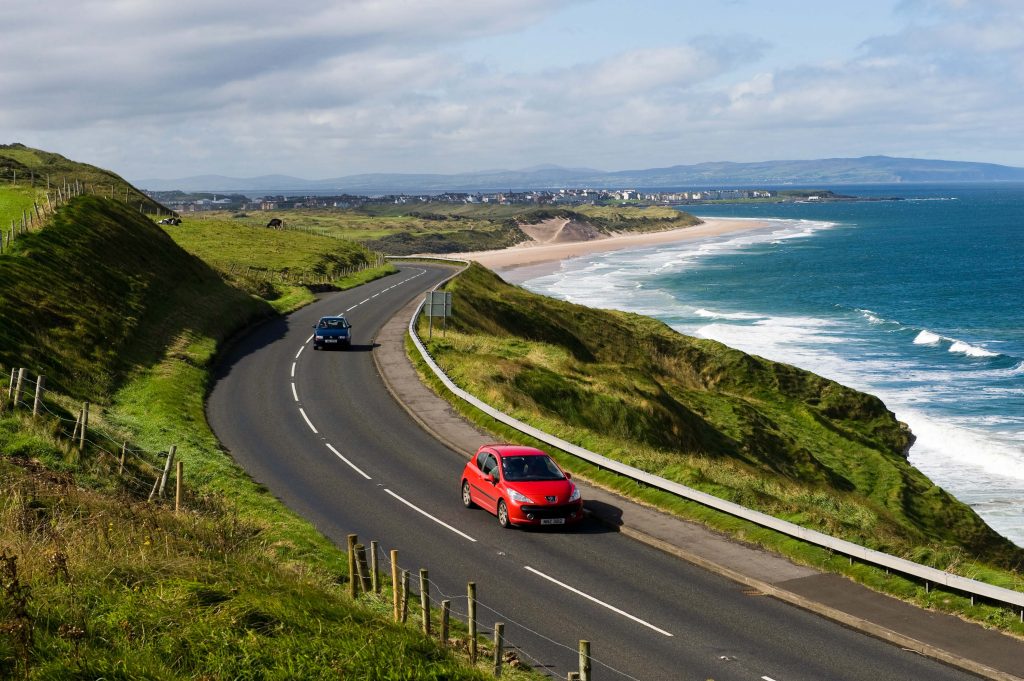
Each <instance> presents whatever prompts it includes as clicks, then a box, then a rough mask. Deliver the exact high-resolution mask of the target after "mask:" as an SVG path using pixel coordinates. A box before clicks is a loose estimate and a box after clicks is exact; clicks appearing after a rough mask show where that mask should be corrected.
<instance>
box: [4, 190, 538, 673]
mask: <svg viewBox="0 0 1024 681" xmlns="http://www.w3.org/2000/svg"><path fill="white" fill-rule="evenodd" d="M17 246H18V252H17V253H16V254H13V255H8V254H5V255H3V256H0V284H2V290H3V292H4V294H3V295H2V297H0V368H2V370H3V371H4V372H7V371H8V370H9V369H10V367H11V366H26V367H31V368H32V369H31V372H30V373H31V375H32V376H33V377H34V375H35V373H36V372H39V373H44V374H46V376H47V383H48V385H49V386H50V387H51V388H52V390H53V392H51V393H48V395H47V398H46V402H45V404H46V414H45V416H43V417H41V418H40V419H39V420H38V421H33V420H32V419H31V417H28V416H26V415H25V414H24V411H12V410H11V409H8V410H7V411H4V412H2V413H0V454H2V455H0V575H2V579H0V677H3V678H17V677H22V678H35V679H44V678H123V679H135V678H160V679H174V678H282V679H284V678H289V679H291V678H303V679H305V678H309V679H317V678H339V677H340V678H368V679H372V678H381V679H385V678H396V679H397V678H428V679H429V678H436V679H448V678H453V679H482V678H485V677H484V675H483V674H482V673H481V672H480V671H479V670H473V669H470V668H469V667H468V666H467V665H466V663H465V661H464V659H461V658H460V657H459V656H457V655H455V654H453V653H452V652H451V651H450V650H445V649H444V648H442V647H441V646H439V645H438V644H437V643H436V642H432V641H429V640H427V639H426V638H424V637H422V636H421V635H420V634H418V633H417V632H416V631H415V629H414V628H413V627H412V626H408V627H401V626H395V625H393V624H392V623H390V622H389V621H388V618H387V617H385V616H384V615H383V614H382V613H384V612H385V611H386V610H387V609H388V603H389V600H388V599H389V597H388V595H387V593H385V594H384V595H383V596H381V597H379V598H376V599H375V598H373V597H366V598H365V599H363V600H361V601H360V602H358V603H356V602H352V601H351V600H350V599H348V598H347V596H346V595H345V592H346V589H347V587H346V584H347V580H348V574H347V560H346V556H345V554H344V552H342V551H340V550H339V549H338V548H337V547H335V546H333V545H332V544H331V543H330V542H329V541H328V540H327V539H325V538H324V537H323V536H321V535H320V534H319V533H318V532H316V530H315V529H314V528H313V527H312V526H311V525H310V524H309V523H308V522H306V521H304V520H303V519H301V518H299V517H298V516H296V515H295V514H294V513H291V512H290V511H288V510H287V509H285V508H283V507H282V505H281V504H280V503H279V502H278V501H277V500H276V499H274V498H273V497H272V496H271V495H270V494H268V493H267V492H266V490H264V489H262V488H261V487H259V486H258V485H256V484H255V483H253V482H252V481H251V480H250V479H249V478H248V477H247V476H246V475H245V473H244V472H243V471H242V470H240V469H239V468H238V467H237V466H235V465H234V464H233V463H232V462H231V460H230V459H229V457H228V456H226V454H225V453H224V452H223V451H222V450H221V449H220V446H219V444H218V442H217V441H216V438H215V437H214V436H213V434H212V433H211V432H210V430H209V428H208V427H207V425H206V420H205V415H204V412H203V400H204V396H205V393H206V390H207V388H208V385H209V381H210V368H211V365H212V362H213V360H214V357H215V356H216V352H217V348H218V346H219V345H220V344H221V343H222V341H223V340H224V339H225V338H227V337H228V336H229V335H230V334H231V333H232V332H234V331H236V330H237V329H239V328H240V327H242V326H244V325H245V324H247V323H250V322H252V321H253V320H255V319H258V318H259V317H261V316H264V315H268V314H272V313H273V310H272V307H271V306H270V305H269V304H268V303H266V302H265V301H263V300H261V299H259V298H256V297H254V296H252V295H251V294H248V293H246V292H244V291H241V290H239V289H237V288H235V287H232V286H230V285H229V284H228V283H226V282H225V280H224V279H223V278H222V277H221V276H220V275H219V273H218V272H217V271H216V270H215V269H213V268H211V267H210V266H209V265H207V264H206V263H204V262H202V261H200V260H198V259H196V258H194V257H192V256H190V255H188V254H187V253H185V252H184V251H182V250H181V249H180V248H178V247H177V246H176V245H175V244H174V243H173V242H172V241H171V239H170V238H169V237H168V236H167V235H166V234H165V233H164V232H162V231H161V230H160V229H158V228H157V227H156V226H155V225H154V224H153V223H152V222H151V221H150V220H148V219H146V218H144V217H143V216H141V215H139V214H138V213H137V212H134V211H131V210H127V209H126V208H124V206H123V205H120V204H119V203H117V202H114V201H110V200H106V199H98V198H95V197H85V198H80V199H76V200H74V201H72V202H71V204H69V205H68V206H67V207H66V208H64V209H62V211H61V212H60V213H59V215H58V216H57V217H56V218H55V219H54V221H53V223H52V224H51V225H50V226H49V227H47V229H45V230H43V231H41V232H38V233H33V234H30V235H26V236H25V237H23V238H22V239H20V240H19V242H18V245H17ZM383 272H384V270H383V269H378V270H377V271H371V270H364V271H362V272H360V273H358V275H355V277H362V278H364V279H365V278H368V277H373V276H379V275H381V274H383ZM357 281H358V278H352V279H349V280H346V281H339V282H337V283H339V284H340V285H342V286H345V285H349V284H351V285H355V284H356V283H357ZM24 301H33V302H32V304H31V305H26V304H25V302H24ZM111 301H117V305H116V306H112V305H111ZM285 301H286V296H282V297H280V298H278V299H277V301H276V302H277V303H279V304H280V305H281V307H282V308H287V307H292V306H297V305H301V304H302V303H303V302H304V299H303V297H302V296H301V295H299V294H295V295H294V296H292V297H291V299H290V300H289V301H287V302H285ZM5 375H6V373H5ZM3 397H4V398H6V393H4V394H3ZM81 400H90V401H91V402H92V403H93V405H92V409H91V412H90V428H89V432H88V435H89V437H88V440H89V444H87V446H86V447H85V449H84V451H79V450H78V448H77V447H76V446H74V445H73V444H72V443H71V442H70V439H69V436H70V435H71V430H72V423H73V421H74V418H75V410H76V408H77V405H78V404H79V403H80V402H81ZM121 443H127V451H128V456H127V461H126V464H127V465H126V467H125V469H124V471H123V472H119V468H120V463H119V461H118V452H119V445H120V444H121ZM171 444H174V445H176V446H177V454H178V460H180V461H182V462H183V464H184V471H185V473H184V481H185V499H184V512H182V513H179V514H175V513H174V512H173V509H172V508H171V507H170V505H169V502H168V501H163V500H156V501H154V502H153V503H147V502H146V501H145V500H146V498H147V497H148V495H149V492H150V489H151V485H152V482H153V480H154V479H155V476H156V475H157V473H158V471H159V470H161V468H162V465H163V455H162V454H161V453H162V452H166V450H167V448H168V446H169V445H171ZM382 539H386V538H382ZM513 678H531V677H530V676H529V675H528V673H527V672H525V671H516V672H515V674H513Z"/></svg>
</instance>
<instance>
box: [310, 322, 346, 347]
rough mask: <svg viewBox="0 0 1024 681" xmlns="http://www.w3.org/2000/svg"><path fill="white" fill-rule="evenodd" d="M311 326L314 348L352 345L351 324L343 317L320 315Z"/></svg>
mask: <svg viewBox="0 0 1024 681" xmlns="http://www.w3.org/2000/svg"><path fill="white" fill-rule="evenodd" d="M313 328H314V329H315V331H314V332H313V349H314V350H322V349H324V348H336V347H343V348H348V347H351V346H352V325H351V324H349V321H348V320H347V319H345V318H344V317H321V318H320V321H318V322H317V323H316V325H315V326H314V327H313Z"/></svg>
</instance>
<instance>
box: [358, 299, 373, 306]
mask: <svg viewBox="0 0 1024 681" xmlns="http://www.w3.org/2000/svg"><path fill="white" fill-rule="evenodd" d="M368 302H370V299H369V298H367V299H366V300H360V301H359V302H358V303H356V305H362V304H363V303H368Z"/></svg>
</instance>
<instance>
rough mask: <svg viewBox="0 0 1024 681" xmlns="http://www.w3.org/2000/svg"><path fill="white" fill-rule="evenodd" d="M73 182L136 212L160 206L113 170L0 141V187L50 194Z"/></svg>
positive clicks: (157, 208) (42, 199) (149, 210)
mask: <svg viewBox="0 0 1024 681" xmlns="http://www.w3.org/2000/svg"><path fill="white" fill-rule="evenodd" d="M75 183H79V185H84V186H85V189H86V191H87V192H88V193H90V194H94V195H97V196H105V197H107V198H111V199H114V200H117V201H120V202H121V203H124V204H126V205H129V206H131V207H132V208H134V209H135V210H136V211H138V210H139V209H140V207H141V208H142V210H144V211H145V212H147V213H156V212H158V211H159V210H160V209H162V206H160V204H159V203H157V202H156V201H153V199H151V198H149V197H148V196H146V194H144V193H143V192H141V191H139V190H138V189H136V188H135V187H133V186H132V185H131V184H130V183H128V182H126V181H125V180H124V178H122V177H121V176H120V175H118V174H117V173H115V172H113V171H110V170H106V169H105V168H98V167H96V166H94V165H90V164H88V163H80V162H78V161H73V160H71V159H69V158H66V157H64V156H61V155H60V154H55V153H53V152H52V151H44V150H42V149H33V148H32V147H27V146H25V145H24V144H17V143H15V144H0V186H3V185H7V186H8V187H21V188H22V189H25V188H32V189H34V190H37V191H39V192H45V191H48V190H49V191H50V194H51V196H52V195H53V194H54V193H55V192H56V190H57V188H58V187H64V186H66V185H74V184H75ZM45 201H46V199H45V197H43V198H41V199H40V203H44V202H45ZM0 217H2V211H0Z"/></svg>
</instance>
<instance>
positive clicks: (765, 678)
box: [761, 676, 775, 681]
mask: <svg viewBox="0 0 1024 681" xmlns="http://www.w3.org/2000/svg"><path fill="white" fill-rule="evenodd" d="M761 678H762V679H764V681H775V679H773V678H772V677H770V676H762V677H761Z"/></svg>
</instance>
